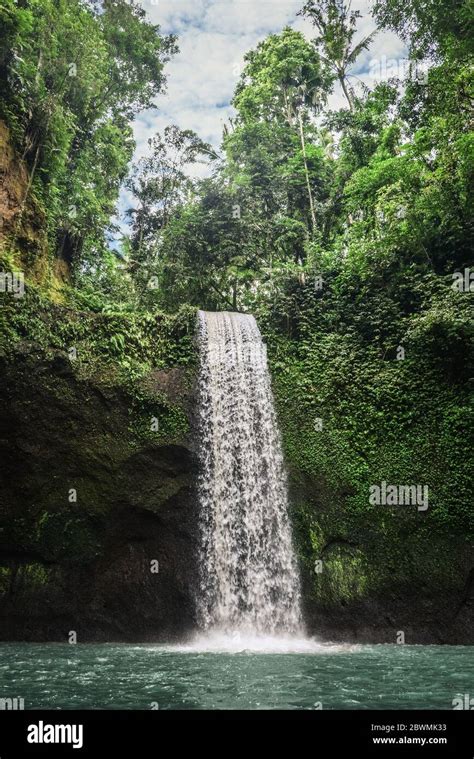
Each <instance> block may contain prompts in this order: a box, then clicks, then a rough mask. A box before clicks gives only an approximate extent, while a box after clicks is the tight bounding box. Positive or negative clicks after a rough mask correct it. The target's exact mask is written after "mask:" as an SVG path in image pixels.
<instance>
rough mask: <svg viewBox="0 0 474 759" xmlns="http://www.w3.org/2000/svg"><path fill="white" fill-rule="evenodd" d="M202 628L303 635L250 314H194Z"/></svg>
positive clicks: (266, 388) (274, 440) (274, 439)
mask: <svg viewBox="0 0 474 759" xmlns="http://www.w3.org/2000/svg"><path fill="white" fill-rule="evenodd" d="M198 319H199V324H198V329H199V333H198V337H199V352H200V373H199V384H198V394H199V402H198V434H199V441H198V448H199V457H200V475H199V505H200V536H201V550H200V553H201V555H200V587H199V597H198V616H199V622H200V626H201V628H202V629H204V630H206V631H218V632H223V633H226V634H228V633H238V634H240V633H243V634H250V635H296V634H298V633H302V629H303V624H302V616H301V608H300V582H299V575H298V568H297V564H296V559H295V555H294V552H293V546H292V539H291V526H290V522H289V518H288V513H287V505H288V498H287V483H286V475H285V469H284V463H283V455H282V448H281V442H280V435H279V431H278V425H277V419H276V414H275V410H274V406H273V397H272V391H271V385H270V376H269V372H268V368H267V361H266V348H265V345H264V343H263V341H262V338H261V335H260V332H259V329H258V327H257V323H256V321H255V319H254V317H253V316H248V315H244V314H238V313H228V312H219V313H211V312H206V311H199V314H198Z"/></svg>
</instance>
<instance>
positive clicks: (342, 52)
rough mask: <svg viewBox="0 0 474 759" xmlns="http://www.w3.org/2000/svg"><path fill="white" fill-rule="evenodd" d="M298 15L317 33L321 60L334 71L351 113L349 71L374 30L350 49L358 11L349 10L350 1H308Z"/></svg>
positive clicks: (352, 100) (351, 97)
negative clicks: (305, 18)
mask: <svg viewBox="0 0 474 759" xmlns="http://www.w3.org/2000/svg"><path fill="white" fill-rule="evenodd" d="M299 15H301V16H307V17H308V18H310V19H311V21H312V23H313V25H314V26H315V27H316V28H317V30H318V31H319V35H320V36H319V37H317V38H316V40H315V44H316V45H317V46H318V47H320V48H322V50H323V52H322V53H320V55H321V59H322V60H323V61H324V62H325V63H326V65H327V66H328V67H329V68H330V69H332V70H333V72H334V73H335V74H336V77H337V79H338V80H339V83H340V85H341V88H342V91H343V93H344V95H345V97H346V99H347V102H348V104H349V109H350V110H351V111H353V110H354V94H353V91H352V88H351V87H350V86H349V83H348V73H347V72H348V70H349V68H350V67H351V66H352V65H353V64H354V63H355V61H356V59H357V58H358V56H359V55H360V53H361V52H362V50H367V48H368V47H369V45H370V44H371V42H372V40H373V38H374V36H375V34H376V33H377V32H376V31H374V32H372V33H371V34H368V35H367V36H366V37H364V39H362V40H361V41H360V42H358V43H357V45H354V47H352V38H353V37H354V34H355V33H356V31H357V19H358V18H360V16H361V14H360V11H352V10H351V2H350V1H349V3H345V2H344V0H309V2H307V3H306V5H305V6H304V7H303V8H302V10H301V11H300V12H299Z"/></svg>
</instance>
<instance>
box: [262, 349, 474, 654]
mask: <svg viewBox="0 0 474 759" xmlns="http://www.w3.org/2000/svg"><path fill="white" fill-rule="evenodd" d="M268 344H269V352H268V353H269V361H270V366H271V368H272V375H273V384H274V392H275V398H276V404H277V408H278V413H279V417H280V425H281V429H282V436H283V443H284V449H285V458H286V462H287V466H288V470H289V475H290V503H291V513H292V519H293V524H294V535H295V547H296V550H297V552H298V556H299V560H300V565H301V572H302V577H303V585H304V604H305V616H306V619H307V621H308V626H309V629H310V630H311V632H313V633H316V634H318V635H321V636H322V637H324V638H329V639H335V640H356V641H361V642H368V641H372V642H392V643H396V642H401V641H403V640H404V641H405V642H406V643H427V642H433V643H471V644H472V643H473V642H474V625H473V622H474V551H473V535H472V509H471V508H470V498H471V495H470V483H469V480H468V472H469V467H468V465H467V462H468V461H469V460H470V455H469V450H468V446H467V440H468V439H469V436H468V434H467V426H466V425H467V420H468V419H469V414H470V412H469V401H468V397H467V394H466V393H465V391H464V389H463V387H462V386H457V385H456V384H455V383H453V382H451V381H450V382H444V383H443V382H442V380H441V379H440V377H439V374H436V373H435V371H434V369H433V368H432V367H430V366H429V365H427V364H426V361H425V363H423V362H422V361H421V360H413V361H411V360H410V359H407V360H406V362H405V363H403V362H396V361H391V362H390V361H386V362H384V361H382V360H381V359H380V358H378V357H377V356H375V355H373V354H370V353H369V352H364V353H362V352H359V353H356V352H354V351H350V350H347V351H343V350H341V349H340V346H335V345H334V344H332V345H330V346H329V349H328V345H327V344H325V342H324V338H323V339H322V338H321V337H320V336H318V335H316V334H313V335H312V336H311V337H310V338H309V339H308V340H307V342H306V344H305V345H304V346H303V348H302V349H301V350H299V349H298V346H295V344H294V342H293V341H291V340H285V339H283V340H282V339H281V338H279V339H275V338H274V336H272V335H271V334H270V335H269V336H268ZM349 347H350V346H349ZM382 481H385V482H386V483H387V485H388V484H393V485H396V486H398V485H405V484H410V485H421V486H423V488H425V486H426V489H427V490H426V492H427V494H428V499H427V503H426V504H425V503H424V502H423V503H420V504H419V505H420V508H418V505H417V504H415V505H403V504H402V505H387V504H384V503H372V502H371V499H370V494H371V487H372V486H374V485H379V486H380V485H381V483H382ZM422 492H423V491H420V494H422ZM401 633H403V635H401Z"/></svg>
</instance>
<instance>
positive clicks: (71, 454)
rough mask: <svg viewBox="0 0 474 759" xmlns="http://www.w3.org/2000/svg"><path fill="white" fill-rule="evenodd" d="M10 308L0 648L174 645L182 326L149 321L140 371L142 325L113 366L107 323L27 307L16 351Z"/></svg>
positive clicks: (0, 393)
mask: <svg viewBox="0 0 474 759" xmlns="http://www.w3.org/2000/svg"><path fill="white" fill-rule="evenodd" d="M30 305H31V304H30ZM20 308H21V309H23V310H24V311H25V312H26V311H27V310H28V308H29V305H28V303H26V302H25V303H24V304H21V306H20ZM15 309H16V312H15V315H14V318H12V321H11V322H10V325H11V326H12V334H11V340H10V342H9V344H8V346H7V348H4V351H3V355H2V357H1V360H0V397H1V403H0V407H1V414H0V424H1V431H0V456H1V460H2V477H1V483H0V527H1V531H0V618H1V620H2V621H1V624H0V638H2V639H26V640H38V639H40V640H41V639H45V640H67V638H68V636H69V633H70V632H71V631H75V632H76V633H77V639H78V640H79V641H80V640H95V639H101V640H155V639H172V638H174V637H176V636H182V635H183V634H185V633H186V632H187V631H188V630H189V629H191V628H192V627H193V625H194V600H193V599H194V583H195V578H196V553H195V548H196V534H195V526H196V497H195V490H194V479H195V464H194V455H193V452H192V447H191V443H190V435H189V416H190V393H191V391H192V375H193V371H192V367H191V366H190V361H191V359H192V355H191V351H190V345H191V341H192V334H188V327H189V325H190V324H191V323H192V321H193V319H192V315H190V321H187V318H186V320H185V321H184V322H183V323H182V324H181V325H176V324H174V325H170V323H167V324H166V325H164V323H163V320H162V319H160V318H158V317H157V318H156V319H155V322H154V323H152V322H149V323H148V324H147V329H148V330H149V331H151V332H152V333H153V336H152V337H151V338H150V342H151V343H153V344H154V345H155V348H154V351H150V355H149V357H148V361H145V360H144V359H143V357H140V356H137V353H136V351H135V350H134V346H133V339H134V336H133V330H134V328H135V329H136V330H138V329H139V327H140V328H141V327H142V326H143V325H138V327H137V325H136V324H135V325H132V324H128V325H127V324H122V328H123V333H124V334H125V340H124V345H123V346H122V347H123V351H122V353H121V355H120V357H119V358H117V356H115V358H114V356H113V355H112V354H110V355H108V354H107V351H106V349H105V348H106V345H107V334H108V335H109V338H108V339H109V342H110V335H111V334H116V332H114V330H113V329H112V328H111V326H110V320H111V317H104V318H102V317H100V316H99V317H92V316H91V315H87V314H83V315H82V319H81V318H80V315H76V316H71V314H67V313H66V311H65V310H62V309H57V308H56V309H53V311H54V315H55V317H56V319H53V320H51V316H52V315H53V314H52V312H49V314H48V312H47V311H38V310H37V309H36V307H35V308H34V314H35V315H34V317H33V312H31V313H30V317H31V319H30V320H29V326H28V329H27V332H28V335H27V337H28V338H30V339H26V340H25V339H22V338H21V335H20V334H19V332H21V323H22V319H23V317H25V314H23V317H21V316H20V314H19V311H18V309H17V307H16V306H15ZM35 320H36V322H35ZM40 322H42V325H41V324H40ZM88 322H89V323H88ZM25 329H26V328H25ZM167 330H168V331H167ZM170 330H171V332H172V331H173V330H174V331H175V334H174V335H173V336H172V337H171V332H170ZM74 333H75V334H74ZM60 335H62V336H63V347H62V348H59V347H52V344H53V345H54V346H57V344H58V341H59V339H60ZM102 335H103V350H102V351H99V350H98V346H100V345H101V344H102ZM32 336H34V337H35V340H31V337H32ZM73 338H74V340H73ZM143 340H145V337H143ZM48 343H49V345H48ZM71 346H74V347H76V350H77V353H76V357H75V358H72V359H71V355H73V356H74V353H72V354H70V348H71ZM168 348H169V349H170V350H172V351H175V353H174V355H175V359H174V363H175V365H174V366H173V367H169V366H167V364H168V363H169V356H168V355H166V354H167V350H168ZM178 350H181V353H180V355H178V354H177V353H176V351H178Z"/></svg>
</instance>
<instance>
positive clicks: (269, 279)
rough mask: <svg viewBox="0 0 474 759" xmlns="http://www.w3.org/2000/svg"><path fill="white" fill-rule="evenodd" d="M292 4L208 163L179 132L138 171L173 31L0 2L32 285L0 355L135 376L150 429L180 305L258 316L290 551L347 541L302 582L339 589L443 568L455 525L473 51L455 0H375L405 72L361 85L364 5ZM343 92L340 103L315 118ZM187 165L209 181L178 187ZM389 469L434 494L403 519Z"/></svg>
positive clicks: (93, 12)
mask: <svg viewBox="0 0 474 759" xmlns="http://www.w3.org/2000/svg"><path fill="white" fill-rule="evenodd" d="M302 13H303V15H305V16H306V17H307V18H309V19H310V20H311V21H312V22H313V24H314V27H315V35H316V37H315V40H314V41H311V42H310V41H308V40H306V39H305V38H304V37H303V36H302V35H301V34H300V33H298V32H296V31H294V30H293V29H291V28H286V29H284V30H283V31H282V32H281V33H280V34H274V35H271V36H269V37H268V38H267V39H265V40H263V41H262V42H261V43H260V44H259V45H258V46H257V48H256V49H255V50H253V51H250V52H249V53H248V54H247V56H246V60H245V64H246V65H245V69H244V71H243V73H242V75H241V78H240V81H239V82H238V85H237V87H236V90H235V95H234V99H233V105H234V107H235V110H236V116H235V118H234V119H233V120H232V122H231V123H230V124H228V125H227V126H226V128H225V132H224V137H223V145H222V155H221V156H218V155H217V154H216V153H215V152H214V150H213V149H212V148H211V146H209V145H207V144H206V143H204V142H203V141H202V140H201V139H200V138H199V137H198V136H197V135H195V134H194V133H192V132H189V131H181V130H180V129H179V128H178V127H176V126H170V127H169V128H168V129H167V130H166V131H165V133H164V134H163V135H159V134H157V135H156V136H155V138H154V139H153V140H151V141H150V153H149V155H148V156H147V157H145V158H143V159H142V160H141V161H140V162H138V164H137V165H135V166H134V167H131V168H130V167H129V163H130V160H131V156H132V152H133V140H132V136H131V127H130V121H131V120H132V119H133V117H134V115H135V114H136V113H138V112H139V111H140V110H141V109H144V108H147V107H149V106H150V104H151V103H152V101H153V98H154V96H155V95H156V94H157V93H159V92H160V91H161V90H162V88H163V85H164V74H163V65H164V63H165V62H166V61H167V60H168V58H169V57H170V56H171V55H172V54H173V53H174V52H175V50H176V42H175V40H174V39H173V38H171V37H163V36H162V35H160V33H159V29H157V28H156V27H154V26H151V25H150V24H149V23H148V22H147V21H146V18H145V16H144V13H143V11H142V10H141V9H140V7H139V6H137V5H135V4H134V3H130V2H125V0H106V1H105V2H103V3H102V11H101V12H99V11H98V10H97V9H95V6H94V4H91V3H87V2H85V0H68V2H66V0H59V1H57V2H56V1H53V0H25V1H24V2H21V3H15V2H13V0H2V2H1V4H0V22H1V30H2V31H1V33H0V34H1V36H0V51H1V52H0V82H1V85H2V91H3V92H4V93H5V95H4V100H3V102H2V105H1V111H0V118H1V119H3V121H4V122H5V123H6V125H7V128H8V134H9V135H10V140H11V144H12V145H13V148H14V150H15V153H16V155H17V157H18V160H20V159H21V161H23V163H24V165H25V166H26V169H27V177H28V179H26V180H25V181H24V182H23V185H24V186H23V190H22V193H23V194H22V200H21V202H20V204H19V207H18V208H17V212H16V215H14V216H13V217H12V219H11V220H10V221H9V223H8V224H7V225H6V233H5V235H4V238H3V253H2V256H3V258H2V265H3V268H4V270H5V269H7V268H12V266H13V265H14V264H15V263H16V265H17V266H19V265H21V266H22V267H23V268H24V270H25V271H26V277H27V296H26V297H25V298H23V299H21V298H20V299H18V300H14V299H12V298H7V297H5V296H1V297H2V299H3V304H4V309H5V310H4V314H6V316H7V318H8V324H7V325H6V326H5V328H4V330H3V336H2V337H3V341H2V350H3V352H4V353H6V354H7V355H9V354H10V352H11V350H12V347H13V346H14V345H15V344H16V343H17V342H18V341H19V340H21V341H32V342H34V343H35V344H38V345H40V346H42V347H43V348H44V349H54V350H62V351H68V350H69V349H70V348H71V347H75V348H76V349H77V363H76V364H75V366H76V367H77V370H78V372H79V374H80V376H82V377H84V378H90V377H93V376H97V375H99V376H100V377H101V381H105V382H108V383H109V384H111V385H113V384H114V383H115V384H125V385H127V386H128V385H130V386H133V388H134V389H133V396H134V405H133V407H132V414H131V417H132V418H131V427H132V428H133V429H134V430H139V431H140V434H141V435H145V436H146V434H147V432H146V429H145V426H146V424H147V423H148V422H147V421H146V420H148V419H149V416H150V413H151V410H152V408H156V396H155V400H150V397H149V395H148V394H147V390H146V389H143V387H142V386H141V385H140V381H141V380H142V379H143V378H144V377H145V376H146V375H147V373H149V372H150V371H151V370H152V369H153V368H170V367H176V366H183V367H188V368H189V371H190V372H192V367H193V363H194V360H195V357H194V350H193V345H192V337H193V330H194V318H195V310H196V308H205V309H209V310H229V309H233V310H242V311H246V312H252V313H254V314H255V316H256V318H257V320H258V323H259V325H260V328H261V330H262V332H263V334H264V336H265V339H266V341H267V343H268V348H269V361H270V366H271V370H272V375H273V380H274V387H275V395H276V400H277V404H278V408H279V413H280V418H281V424H282V431H283V438H284V445H285V451H286V455H287V460H288V463H289V466H290V469H291V472H292V479H293V481H294V482H295V483H296V490H295V492H296V495H295V515H294V516H295V523H296V526H297V534H298V541H299V548H300V554H301V557H302V561H303V562H304V563H306V565H307V567H308V570H309V571H310V570H311V568H312V566H313V564H314V561H315V560H317V559H318V558H320V557H321V555H322V553H323V552H324V551H325V547H327V546H328V544H329V543H330V542H331V541H334V540H341V541H342V543H341V544H340V545H339V544H337V545H335V547H334V548H331V547H329V548H328V549H327V550H329V551H330V555H329V558H328V568H329V569H328V574H327V576H326V578H325V579H323V581H322V582H323V588H322V589H321V587H320V589H319V590H317V588H318V585H317V583H318V582H319V580H318V578H317V576H316V577H315V578H314V583H315V585H314V588H313V590H314V592H315V594H316V595H317V596H318V597H319V598H324V599H326V600H328V599H329V600H330V599H334V598H344V599H347V598H350V597H352V598H358V597H360V596H363V595H364V594H366V593H369V592H373V591H378V590H380V589H381V588H382V587H384V586H386V585H387V583H389V581H390V578H392V580H393V581H395V580H394V578H397V577H398V578H399V579H400V581H402V580H403V579H404V580H405V581H407V574H406V572H405V574H403V572H402V571H401V570H400V567H399V564H398V563H397V557H399V556H400V555H401V552H402V551H403V550H404V549H403V547H405V550H406V551H411V552H412V553H413V554H414V555H417V556H418V557H419V559H420V562H419V567H420V568H419V572H423V571H425V570H426V571H429V572H430V573H431V575H432V576H433V577H435V576H436V577H437V578H438V579H439V577H438V575H439V573H440V569H439V565H437V564H436V557H435V552H436V551H438V556H439V557H440V559H439V560H440V561H445V560H446V561H448V556H449V553H450V550H451V549H450V546H448V544H447V543H446V542H445V544H444V547H442V546H441V542H440V541H442V537H440V536H443V535H445V536H446V535H450V536H457V537H458V538H459V540H461V541H464V540H465V539H466V540H467V539H469V537H470V536H472V528H473V525H472V507H471V495H470V482H469V473H470V469H471V468H472V467H470V464H469V462H470V461H472V459H471V457H470V450H469V449H470V446H469V438H468V430H469V429H470V428H472V422H473V419H472V405H471V404H470V399H471V396H470V389H471V386H470V382H472V379H471V378H472V369H473V358H474V357H473V348H472V346H473V342H472V337H473V321H472V290H473V289H474V284H471V289H469V281H468V286H467V287H465V286H464V287H460V286H459V287H457V286H456V281H455V277H456V272H458V273H459V272H460V273H462V275H463V276H464V271H465V269H466V268H467V267H469V265H470V264H472V249H473V243H474V239H473V228H472V211H473V206H472V200H473V187H474V181H473V180H474V136H473V132H472V124H473V102H474V92H473V81H472V62H473V38H474V37H473V35H472V16H471V15H470V3H469V2H468V0H458V2H455V3H453V2H452V0H409V1H408V2H402V0H377V2H376V3H375V18H376V20H377V22H378V24H379V27H380V28H381V29H388V30H392V31H395V32H397V33H398V34H399V35H400V36H401V37H402V38H403V39H404V40H405V41H406V43H407V46H408V49H409V57H410V63H411V68H410V69H409V70H408V71H407V76H406V80H405V81H404V82H403V83H402V84H401V83H400V82H396V81H393V80H390V81H384V82H378V83H377V82H374V86H373V87H372V88H371V89H361V88H360V87H359V88H357V89H356V88H354V87H353V86H352V84H351V82H352V81H353V80H352V78H351V76H350V68H351V66H352V65H354V63H355V62H356V61H357V59H358V56H359V55H361V54H362V53H363V51H364V50H366V49H367V48H370V44H371V41H372V38H371V37H369V38H366V39H363V40H361V41H360V42H359V43H356V37H355V28H356V22H357V17H358V16H357V13H353V12H351V11H350V9H349V7H348V5H347V3H344V2H341V1H340V0H324V1H323V2H308V3H306V5H305V6H304V8H303V10H302ZM423 62H424V63H427V62H428V64H429V65H428V67H427V68H426V69H422V68H421V64H422V63H423ZM71 66H72V68H71ZM420 71H422V72H425V74H424V75H423V76H418V75H417V72H418V73H419V72H420ZM71 72H72V73H71ZM414 72H415V74H414ZM337 83H339V84H340V85H341V87H342V89H343V93H344V96H345V99H346V104H347V107H344V108H341V109H340V110H338V111H330V110H328V108H327V99H328V96H329V94H330V93H331V91H332V90H333V88H334V86H335V85H336V84H337ZM198 161H201V162H202V161H206V162H208V163H209V165H210V166H212V172H211V175H210V176H209V177H208V178H206V179H204V180H199V181H198V180H191V179H190V178H189V173H188V172H187V169H188V167H189V166H190V165H192V164H194V163H196V162H198ZM18 181H19V182H20V184H21V178H20V179H19V180H18ZM125 181H126V182H127V185H128V188H129V190H130V191H131V192H132V194H133V196H134V198H135V201H136V207H135V209H134V210H133V211H131V213H130V216H131V227H130V235H129V236H128V237H127V238H126V239H124V240H123V242H122V247H121V249H120V250H119V251H116V250H111V249H109V248H108V246H107V234H108V232H109V231H110V229H111V219H112V218H113V214H114V210H115V203H116V199H117V195H118V191H119V188H120V185H121V183H123V182H125ZM33 216H34V217H35V218H36V219H37V220H38V219H41V222H40V226H41V227H42V228H43V229H44V231H45V235H46V238H47V240H46V242H45V243H44V245H45V247H44V248H43V250H46V257H47V259H48V262H49V263H48V267H49V268H48V272H49V275H48V276H43V275H42V276H41V277H40V276H38V274H37V272H38V271H39V268H41V267H38V265H37V261H36V259H35V256H36V257H37V256H40V255H43V253H41V251H40V248H39V247H36V248H35V247H34V246H32V245H31V242H29V240H30V238H29V237H28V234H27V226H28V224H27V222H28V223H30V222H31V218H32V217H33ZM28 220H29V221H28ZM58 262H59V263H61V262H62V263H63V264H65V266H66V269H67V276H66V275H65V276H63V277H62V278H63V280H64V281H65V284H63V285H62V287H61V289H60V295H58V290H57V288H53V290H54V298H55V300H56V301H57V300H58V299H59V300H60V301H61V304H60V305H58V304H57V303H56V304H54V303H52V302H51V297H53V293H52V290H51V281H52V280H54V279H55V278H56V279H57V278H58V277H60V275H61V272H62V273H63V274H64V267H63V268H61V265H59V264H58ZM41 271H44V267H43V268H42V269H41ZM190 376H191V375H189V377H190ZM189 381H190V380H189ZM167 404H168V401H167V400H166V399H165V398H164V397H163V413H164V418H165V422H164V423H163V426H162V427H161V433H160V434H162V435H163V440H175V439H178V438H179V436H180V435H181V434H182V432H183V431H184V430H185V429H186V425H187V421H186V416H185V414H184V412H183V410H182V408H171V407H169V406H168V405H167ZM381 480H385V481H387V482H393V483H420V484H426V485H428V487H429V492H430V508H429V510H428V512H427V513H426V514H417V513H416V511H415V510H414V511H412V512H410V513H408V511H405V512H404V513H403V515H401V514H400V516H399V519H398V520H394V519H393V518H392V517H393V511H390V510H389V509H386V510H384V509H381V508H380V507H375V506H372V505H370V504H369V499H368V492H369V486H370V484H372V483H377V482H380V481H381ZM308 481H311V482H312V483H313V486H312V487H307V485H305V483H307V482H308ZM361 536H363V537H361ZM353 541H355V543H353ZM357 541H359V542H361V541H362V542H363V543H364V546H365V549H367V550H365V549H364V550H365V552H364V551H361V550H360V549H359V548H358V547H357V546H356V543H357ZM364 541H365V542H364ZM381 541H382V542H383V543H384V544H385V545H387V546H389V548H387V549H386V552H385V553H384V551H383V550H382V549H381ZM428 544H429V545H430V547H429V548H427V545H428ZM440 546H441V547H440ZM387 555H390V557H391V558H390V561H388V563H387V558H386V557H387ZM368 556H370V557H371V561H369V560H368ZM341 562H343V565H342V564H341ZM371 562H372V563H371ZM384 562H385V566H384ZM423 562H425V564H423ZM349 566H350V567H351V569H350V571H349V569H348V567H349ZM410 571H411V569H410ZM413 571H414V570H413ZM453 571H455V570H453ZM443 572H444V575H443V576H444V578H445V582H446V583H448V582H449V577H448V576H449V572H448V570H447V569H446V566H445V569H444V570H443ZM408 575H409V576H411V575H410V573H408ZM39 581H40V580H39V579H38V582H39ZM318 594H319V595H318Z"/></svg>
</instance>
